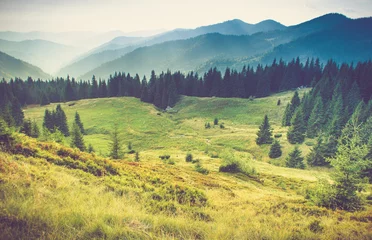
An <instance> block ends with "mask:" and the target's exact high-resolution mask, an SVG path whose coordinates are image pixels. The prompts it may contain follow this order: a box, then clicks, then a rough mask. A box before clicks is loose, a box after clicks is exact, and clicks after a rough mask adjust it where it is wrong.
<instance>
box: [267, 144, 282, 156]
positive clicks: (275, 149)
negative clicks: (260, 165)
mask: <svg viewBox="0 0 372 240" xmlns="http://www.w3.org/2000/svg"><path fill="white" fill-rule="evenodd" d="M281 148H282V146H280V143H279V141H278V140H275V141H274V143H273V144H272V145H271V147H270V152H269V157H270V158H278V157H280V156H282V149H281Z"/></svg>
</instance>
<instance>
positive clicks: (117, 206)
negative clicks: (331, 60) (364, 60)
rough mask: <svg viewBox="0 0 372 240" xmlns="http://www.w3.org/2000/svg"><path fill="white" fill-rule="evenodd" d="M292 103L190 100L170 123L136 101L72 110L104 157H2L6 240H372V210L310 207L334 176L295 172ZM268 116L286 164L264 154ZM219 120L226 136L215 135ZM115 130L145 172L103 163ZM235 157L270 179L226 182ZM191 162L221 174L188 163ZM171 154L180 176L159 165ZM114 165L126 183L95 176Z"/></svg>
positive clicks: (67, 106)
mask: <svg viewBox="0 0 372 240" xmlns="http://www.w3.org/2000/svg"><path fill="white" fill-rule="evenodd" d="M304 91H307V90H306V89H305V90H301V92H300V94H303V92H304ZM292 95H293V92H286V93H280V94H276V95H273V96H270V97H267V98H263V99H254V100H253V101H250V100H248V99H221V98H202V99H201V98H195V97H182V98H181V100H180V101H179V103H178V104H177V105H176V106H175V107H174V110H175V113H164V112H160V111H158V110H157V109H156V108H154V106H153V105H150V104H145V103H142V102H140V101H139V100H138V99H135V98H107V99H92V100H81V101H76V102H68V103H63V104H61V105H62V108H63V109H64V111H65V112H66V115H67V118H68V120H69V125H72V121H73V119H74V114H75V112H76V111H78V112H79V114H80V117H81V119H82V121H83V123H84V126H85V129H86V131H87V135H86V136H85V142H86V143H87V144H88V143H91V144H92V145H93V146H94V148H95V149H96V152H97V153H96V155H98V156H95V155H90V154H86V153H79V152H78V151H75V152H74V150H63V151H62V152H68V154H67V155H66V156H65V155H61V150H58V149H65V148H64V147H61V146H60V145H59V144H55V143H38V142H36V141H35V140H33V139H29V138H26V137H24V136H22V137H20V141H21V142H22V144H21V145H22V146H24V148H29V149H36V150H35V154H34V155H33V156H25V154H23V155H22V154H20V155H9V154H7V153H0V199H1V200H2V201H0V219H1V220H2V221H0V229H3V231H2V232H1V233H0V238H1V239H4V238H9V236H10V237H11V238H13V239H17V238H44V239H371V238H372V233H371V230H372V219H371V216H372V207H371V206H370V205H368V204H367V205H366V209H365V210H364V211H361V212H356V213H349V212H345V211H331V210H328V209H325V208H319V207H316V206H314V205H313V204H312V203H311V202H310V201H308V200H306V199H305V197H304V195H305V192H306V189H307V188H308V187H312V186H314V185H315V184H316V181H317V179H318V178H326V179H330V174H331V173H332V170H331V169H325V168H307V169H305V170H299V169H289V168H285V167H283V166H284V162H285V158H286V156H287V155H288V153H289V152H290V151H291V150H292V149H293V148H294V146H293V145H291V144H289V143H288V142H287V140H286V132H287V128H283V127H281V118H282V114H283V112H284V109H285V107H286V104H287V103H288V101H289V100H290V98H291V97H292ZM278 99H280V100H281V105H280V106H277V101H278ZM55 106H56V104H51V105H49V106H47V108H48V109H54V108H55ZM44 111H45V107H39V106H30V107H28V108H27V109H25V115H26V117H29V118H31V119H35V120H36V121H37V123H38V124H39V126H41V125H42V121H43V115H44ZM265 114H268V116H269V120H270V123H271V125H272V127H273V132H274V133H282V135H283V136H282V137H281V138H280V142H281V145H282V147H283V155H282V157H281V158H279V159H276V160H274V161H270V159H269V158H268V151H269V146H257V145H256V143H255V137H256V132H257V130H258V125H259V124H260V123H261V121H262V120H263V117H264V115H265ZM215 117H217V118H218V119H219V122H220V123H221V122H223V123H224V125H225V129H220V128H219V126H215V127H212V128H211V129H205V128H204V124H205V123H206V122H210V123H211V124H212V125H213V119H214V118H215ZM114 123H118V124H119V127H120V131H121V133H122V138H123V148H124V149H125V150H126V145H127V144H128V142H132V145H133V149H134V150H136V151H139V154H140V162H139V163H135V162H133V159H134V155H133V154H125V156H124V159H123V160H118V161H112V160H107V159H102V158H101V157H105V156H107V154H108V153H109V137H108V133H109V132H110V131H111V129H112V127H113V125H114ZM305 142H314V140H311V139H310V140H309V139H306V141H305ZM65 145H67V146H68V145H69V139H66V141H65ZM66 149H67V148H66ZM300 149H301V150H302V152H303V155H304V156H305V155H306V154H308V153H309V151H310V147H309V146H307V145H306V144H302V145H301V146H300ZM226 151H229V152H231V153H233V154H234V155H235V157H237V158H239V159H242V160H244V161H246V162H247V163H248V164H249V165H250V166H252V167H254V168H255V169H256V171H257V172H258V174H259V175H258V177H248V176H246V175H243V174H229V173H220V172H219V171H218V168H219V166H220V165H221V161H222V159H221V156H222V155H223V154H224V153H225V152H226ZM187 153H192V154H193V156H194V159H199V161H200V163H201V164H202V166H203V167H204V168H206V169H208V170H209V174H208V175H203V174H200V173H198V172H196V171H195V164H192V163H187V162H185V156H186V154H187ZM164 154H168V155H170V156H171V158H170V159H171V160H172V161H174V165H171V164H168V163H166V162H165V161H162V160H160V159H159V157H158V156H160V155H164ZM61 156H63V157H61ZM76 156H78V157H76ZM99 156H101V157H99ZM71 159H75V160H71ZM87 159H90V160H87ZM76 162H78V163H76ZM269 162H271V163H275V165H274V164H270V163H269ZM72 163H74V164H75V165H73V167H71V166H70V165H71V164H72ZM76 164H77V165H76ZM105 164H106V165H107V164H108V165H110V166H111V167H110V168H114V169H117V171H116V172H117V173H116V174H111V175H110V174H107V175H104V176H96V175H94V174H91V171H92V169H95V168H97V166H98V167H102V166H106V165H105ZM69 166H70V167H69ZM92 166H96V167H92ZM369 188H370V187H369Z"/></svg>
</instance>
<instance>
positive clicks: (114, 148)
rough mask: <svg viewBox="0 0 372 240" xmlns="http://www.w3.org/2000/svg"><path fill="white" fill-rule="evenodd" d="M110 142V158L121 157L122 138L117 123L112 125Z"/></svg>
mask: <svg viewBox="0 0 372 240" xmlns="http://www.w3.org/2000/svg"><path fill="white" fill-rule="evenodd" d="M110 137H111V143H110V155H109V156H110V157H111V158H112V159H121V158H122V157H123V151H122V140H121V137H120V134H119V127H118V125H117V124H115V125H114V127H113V130H112V132H111V136H110Z"/></svg>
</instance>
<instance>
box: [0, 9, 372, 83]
mask: <svg viewBox="0 0 372 240" xmlns="http://www.w3.org/2000/svg"><path fill="white" fill-rule="evenodd" d="M369 29H372V19H371V18H363V19H349V18H347V17H345V16H344V15H341V14H327V15H324V16H321V17H318V18H315V19H312V20H310V21H307V22H304V23H301V24H298V25H295V26H289V27H286V26H284V25H282V24H280V23H278V22H275V21H273V20H266V21H262V22H260V23H257V24H248V23H245V22H243V21H241V20H237V19H235V20H231V21H226V22H223V23H218V24H214V25H210V26H203V27H199V28H196V29H176V30H173V31H169V32H165V33H161V34H158V35H155V36H151V37H148V36H145V37H131V36H128V35H127V36H123V35H119V34H122V33H120V32H116V33H113V34H112V35H110V34H108V35H107V38H108V37H110V39H109V40H107V41H105V42H102V41H101V42H102V43H100V44H98V46H97V45H96V46H97V47H95V48H91V50H89V51H86V53H84V54H81V55H80V56H79V57H76V55H77V54H76V53H79V51H77V50H76V49H81V48H79V44H78V43H75V44H70V45H71V46H74V47H69V46H64V45H61V44H59V45H56V44H55V43H54V45H52V43H49V42H48V43H47V42H45V41H41V40H37V41H36V42H37V43H38V44H39V45H40V47H39V48H37V47H35V46H33V45H32V44H31V43H32V42H30V41H23V42H18V43H14V42H7V41H0V43H1V44H0V51H4V52H6V53H7V54H9V55H11V56H15V57H17V58H20V59H22V60H25V61H28V62H30V63H32V64H34V65H36V66H38V67H41V68H42V69H43V70H45V71H47V72H49V73H55V72H57V73H56V74H54V75H58V76H66V75H70V76H74V77H77V78H79V79H80V78H83V79H90V78H91V77H92V75H95V76H96V77H101V78H107V77H108V76H109V75H110V74H113V73H114V72H115V71H116V72H119V71H123V72H129V73H131V74H134V73H139V74H141V75H144V74H146V75H149V73H150V71H151V70H155V71H156V72H160V71H166V70H167V69H170V70H173V71H175V70H181V71H198V72H200V73H203V72H204V71H206V70H207V69H208V68H210V67H215V66H216V67H218V68H220V69H224V68H226V67H233V68H238V69H239V68H241V67H242V66H243V65H245V64H250V65H257V64H259V63H262V64H265V63H270V62H272V61H273V59H274V58H277V59H279V58H283V59H284V60H286V61H289V60H291V59H292V58H295V57H297V56H299V57H300V59H301V60H302V61H305V60H306V59H307V58H308V57H319V58H320V60H321V61H323V62H324V61H327V60H328V59H329V58H334V59H335V60H336V61H337V62H353V61H358V60H361V61H362V60H369V59H370V56H372V55H371V53H372V34H371V32H370V31H369ZM5 35H6V36H7V39H8V40H19V39H20V36H24V35H22V34H21V33H12V34H5ZM5 35H4V33H0V39H1V38H2V37H4V36H5ZM37 36H41V35H37ZM107 38H106V39H107ZM48 39H49V40H51V38H50V37H49V38H48ZM98 39H99V37H97V42H98ZM67 42H68V41H67V40H65V41H64V43H67ZM77 42H78V41H77ZM17 44H18V45H23V44H24V45H26V46H27V45H28V44H29V46H33V47H29V48H27V47H25V48H24V49H25V50H21V51H17V50H18V49H17V48H15V47H13V46H17ZM33 44H34V45H35V43H33ZM43 45H46V46H48V47H44V46H43ZM9 46H12V47H9ZM50 46H54V47H55V48H54V49H53V48H52V47H50ZM57 46H58V47H57ZM46 49H51V50H50V51H46ZM38 53H39V54H38ZM70 53H71V54H70ZM72 53H74V54H75V56H72V55H73V54H72ZM69 54H70V55H69ZM43 56H44V58H43ZM56 56H58V57H56ZM43 59H47V60H46V62H43ZM68 59H69V60H70V63H69V64H65V66H64V67H62V65H63V61H64V63H67V62H68ZM58 64H59V65H58ZM58 66H59V67H60V70H59V71H56V70H57V69H56V68H58ZM53 70H54V71H53Z"/></svg>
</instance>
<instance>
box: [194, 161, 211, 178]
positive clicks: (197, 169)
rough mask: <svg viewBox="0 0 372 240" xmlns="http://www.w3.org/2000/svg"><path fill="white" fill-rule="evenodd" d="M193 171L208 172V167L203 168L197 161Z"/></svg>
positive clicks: (205, 173)
mask: <svg viewBox="0 0 372 240" xmlns="http://www.w3.org/2000/svg"><path fill="white" fill-rule="evenodd" d="M195 171H197V172H198V173H201V174H204V175H207V174H208V173H209V171H208V169H205V168H203V167H202V165H201V164H200V163H199V162H198V163H197V164H196V165H195Z"/></svg>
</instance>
